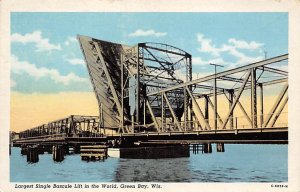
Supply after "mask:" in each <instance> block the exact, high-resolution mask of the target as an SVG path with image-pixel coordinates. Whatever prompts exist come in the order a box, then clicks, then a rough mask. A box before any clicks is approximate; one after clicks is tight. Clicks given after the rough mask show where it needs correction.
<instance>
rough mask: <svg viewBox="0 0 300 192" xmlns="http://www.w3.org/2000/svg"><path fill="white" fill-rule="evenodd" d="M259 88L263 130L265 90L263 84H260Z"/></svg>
mask: <svg viewBox="0 0 300 192" xmlns="http://www.w3.org/2000/svg"><path fill="white" fill-rule="evenodd" d="M258 86H259V88H260V128H262V127H263V124H264V88H263V84H262V83H259V84H258Z"/></svg>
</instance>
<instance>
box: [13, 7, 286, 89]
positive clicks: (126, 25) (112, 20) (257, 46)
mask: <svg viewBox="0 0 300 192" xmlns="http://www.w3.org/2000/svg"><path fill="white" fill-rule="evenodd" d="M77 34H80V35H86V36H91V37H94V38H97V39H102V40H106V41H112V42H116V43H123V44H128V45H135V44H137V43H139V42H149V41H150V42H160V43H166V44H170V45H173V46H176V47H178V48H181V49H183V50H185V51H187V52H189V53H191V54H192V56H193V72H194V73H195V74H197V73H200V74H203V75H205V74H210V73H212V72H213V68H212V67H210V66H209V65H208V64H209V62H213V63H218V64H223V65H225V67H224V68H223V69H222V70H226V69H228V68H231V67H236V66H241V65H244V64H248V63H251V62H254V61H257V60H261V59H263V58H264V56H265V54H264V51H266V52H267V57H273V56H278V55H282V54H286V53H288V14H287V13H12V14H11V54H12V71H11V80H12V83H11V84H12V90H13V91H17V92H22V93H33V92H41V93H57V92H67V91H79V92H85V91H92V87H91V84H90V82H89V79H88V73H87V69H86V67H85V65H84V62H83V56H82V53H81V50H80V47H79V43H78V42H77V40H76V39H75V38H76V35H77ZM194 76H196V75H194Z"/></svg>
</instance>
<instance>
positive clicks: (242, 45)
mask: <svg viewBox="0 0 300 192" xmlns="http://www.w3.org/2000/svg"><path fill="white" fill-rule="evenodd" d="M228 42H229V43H231V44H233V46H234V47H235V48H237V49H248V50H256V49H259V48H261V47H262V46H263V44H262V43H257V42H255V41H251V42H250V43H248V42H246V41H243V40H236V39H234V38H231V39H229V40H228Z"/></svg>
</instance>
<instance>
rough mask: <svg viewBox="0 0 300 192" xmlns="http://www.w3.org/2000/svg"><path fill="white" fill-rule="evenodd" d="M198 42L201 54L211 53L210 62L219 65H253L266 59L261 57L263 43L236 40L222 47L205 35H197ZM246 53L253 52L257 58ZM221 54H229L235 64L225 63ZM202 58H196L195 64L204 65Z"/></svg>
mask: <svg viewBox="0 0 300 192" xmlns="http://www.w3.org/2000/svg"><path fill="white" fill-rule="evenodd" d="M197 42H198V43H199V44H200V47H199V48H198V49H197V50H198V51H199V52H203V53H209V54H211V55H212V56H213V59H210V60H209V61H210V62H211V63H213V61H214V62H215V63H218V64H229V65H231V67H232V66H236V65H241V64H248V63H253V62H256V61H259V60H262V59H263V58H264V57H263V56H262V55H261V53H262V52H263V51H262V46H263V43H258V42H255V41H251V42H247V41H244V40H237V39H235V38H230V39H228V41H227V43H225V44H222V45H221V46H216V45H215V44H214V43H213V40H212V39H209V38H206V37H205V36H204V35H203V34H201V33H198V34H197ZM244 51H251V52H253V53H254V54H256V55H257V56H247V55H246V54H245V53H244ZM221 54H228V55H230V56H233V57H235V58H236V61H235V62H227V61H224V60H223V58H222V57H221ZM209 61H202V60H201V58H196V60H195V62H194V64H204V63H205V62H206V63H207V62H209Z"/></svg>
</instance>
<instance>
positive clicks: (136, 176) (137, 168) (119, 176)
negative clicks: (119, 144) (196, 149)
mask: <svg viewBox="0 0 300 192" xmlns="http://www.w3.org/2000/svg"><path fill="white" fill-rule="evenodd" d="M189 164H190V159H189V158H172V159H171V158H170V159H120V160H119V162H118V166H117V169H116V171H115V173H116V174H115V178H114V182H155V181H157V182H189V181H190V178H191V171H190V169H189Z"/></svg>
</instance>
